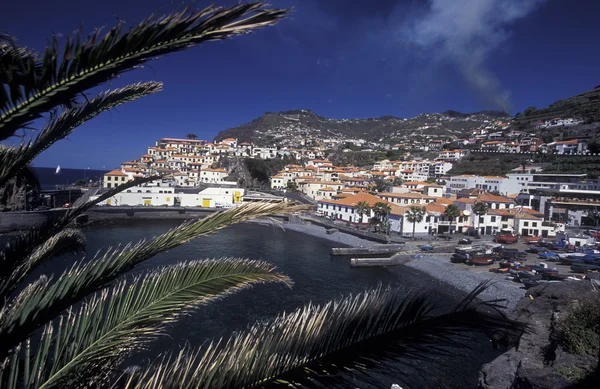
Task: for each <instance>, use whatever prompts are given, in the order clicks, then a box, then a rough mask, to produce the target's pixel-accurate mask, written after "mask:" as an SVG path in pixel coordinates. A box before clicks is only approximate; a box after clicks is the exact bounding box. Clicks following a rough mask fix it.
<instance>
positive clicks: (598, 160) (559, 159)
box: [544, 155, 600, 178]
mask: <svg viewBox="0 0 600 389" xmlns="http://www.w3.org/2000/svg"><path fill="white" fill-rule="evenodd" d="M551 158H552V159H551V164H550V165H549V166H546V167H544V173H567V174H569V173H585V174H587V175H588V177H590V178H597V177H598V176H599V175H600V156H599V155H573V156H568V155H554V156H552V157H551Z"/></svg>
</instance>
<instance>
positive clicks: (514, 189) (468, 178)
mask: <svg viewBox="0 0 600 389" xmlns="http://www.w3.org/2000/svg"><path fill="white" fill-rule="evenodd" d="M447 187H448V191H449V192H450V193H458V192H460V191H461V190H463V189H473V188H478V189H482V190H485V191H488V192H499V193H501V194H504V195H508V194H514V193H519V190H520V186H519V184H518V183H517V182H516V181H514V180H512V179H509V178H507V177H502V176H475V175H471V174H463V175H459V176H452V177H450V180H449V182H448V184H447Z"/></svg>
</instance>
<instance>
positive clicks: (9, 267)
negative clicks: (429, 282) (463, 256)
mask: <svg viewBox="0 0 600 389" xmlns="http://www.w3.org/2000/svg"><path fill="white" fill-rule="evenodd" d="M285 14H286V11H284V10H270V9H266V8H264V6H263V5H262V4H260V3H251V4H241V5H236V6H233V7H231V8H228V9H215V8H208V9H205V10H202V11H200V12H194V11H192V10H190V9H186V10H184V11H182V12H179V13H175V14H172V15H169V16H166V17H163V18H159V19H147V20H145V21H144V22H142V23H141V24H139V25H138V26H135V27H133V28H132V29H131V30H128V31H127V32H123V25H122V24H119V25H118V26H117V27H115V28H113V29H112V30H110V31H109V32H108V33H107V34H106V35H105V36H104V37H102V38H101V37H100V36H99V32H96V33H94V34H92V35H91V36H90V37H88V38H87V39H85V40H83V42H81V41H80V40H79V39H71V40H67V42H66V44H65V45H64V47H63V48H62V50H61V52H62V53H63V55H60V54H59V44H58V42H57V40H53V41H51V43H50V46H49V47H48V48H47V49H46V51H45V53H44V54H43V55H42V56H40V55H38V54H36V53H33V52H31V51H29V50H27V49H24V48H21V47H18V46H17V45H16V44H15V42H14V41H13V40H11V39H10V38H7V37H2V38H1V40H0V82H1V83H2V88H0V91H2V92H4V93H0V140H4V139H7V138H9V137H11V136H13V135H14V134H15V133H16V132H17V131H23V130H24V129H25V128H26V127H27V126H28V125H30V123H32V122H38V120H39V119H42V118H43V117H44V116H43V115H44V114H49V113H50V115H48V121H47V122H46V123H45V124H44V125H43V126H42V129H41V130H40V132H39V135H37V136H36V137H35V139H31V140H29V141H28V142H26V143H23V144H21V145H20V146H18V147H0V188H4V187H5V185H6V184H7V183H9V181H10V180H11V179H14V178H15V177H17V176H18V175H19V174H20V173H21V172H23V171H24V170H25V169H27V165H28V164H29V163H30V162H31V161H32V160H33V159H34V158H35V157H36V156H37V155H38V154H40V153H41V152H42V151H44V150H45V149H47V148H48V147H51V146H52V145H53V144H54V143H55V142H57V141H59V140H61V139H64V138H65V137H66V136H68V135H69V134H70V133H72V132H73V131H74V130H75V128H76V127H78V126H79V125H80V124H82V123H84V122H86V121H88V120H90V119H92V118H94V117H95V116H97V115H98V114H100V113H102V112H104V111H107V110H110V109H112V108H114V107H116V106H119V105H121V104H124V103H126V102H129V101H133V100H136V99H138V98H140V97H143V96H146V95H148V94H152V93H155V92H158V91H159V90H160V89H161V87H162V84H160V83H158V82H146V83H139V84H133V85H128V86H125V87H123V88H120V89H116V90H111V91H106V92H103V93H100V94H99V95H97V96H96V97H89V98H84V97H82V94H83V92H85V91H88V90H89V89H92V88H95V87H97V86H100V85H102V84H104V83H105V82H106V81H109V80H111V79H113V78H114V77H116V76H117V75H119V74H120V73H123V72H125V71H128V70H131V69H133V68H135V67H138V66H139V65H140V64H142V63H144V62H146V61H148V60H150V59H154V58H156V57H157V56H159V55H164V54H169V53H172V52H175V51H181V50H184V49H186V48H189V47H192V46H194V45H197V44H199V43H203V42H206V41H210V40H217V39H225V38H228V37H231V36H233V35H236V34H241V33H246V32H249V31H251V30H253V29H255V28H257V27H261V26H267V25H271V24H273V23H274V22H276V21H277V20H278V19H279V18H281V17H283V16H285ZM7 91H9V92H10V93H6V92H7ZM157 178H159V176H149V177H145V178H143V179H137V180H134V181H130V182H128V183H126V184H124V185H121V186H118V187H117V188H113V189H112V190H110V191H108V192H106V193H104V194H102V195H100V196H99V197H98V198H97V199H96V200H93V201H92V200H90V195H91V191H90V192H88V193H89V194H90V195H87V196H84V197H82V198H81V199H80V200H78V201H77V202H76V203H75V204H74V205H73V207H72V208H70V209H69V210H68V211H67V212H66V214H65V215H64V216H63V217H61V218H60V219H59V220H56V221H54V220H51V221H48V222H46V223H45V224H44V225H42V226H41V227H39V228H37V229H33V230H30V231H25V232H20V233H18V234H15V235H12V236H9V237H7V238H6V241H5V243H4V248H3V249H2V250H0V265H1V266H0V301H1V302H0V318H1V320H0V339H2V342H0V386H1V387H2V388H7V389H16V388H63V387H67V388H68V387H114V386H115V385H116V386H120V387H128V388H142V387H146V388H153V387H171V386H177V387H190V386H193V387H197V386H198V387H211V388H230V387H231V388H238V387H258V386H260V387H264V386H267V385H269V384H273V385H278V384H281V383H289V384H291V383H294V384H299V385H300V384H310V383H311V382H313V383H314V382H322V383H325V384H327V383H328V382H330V383H334V385H333V386H335V382H337V381H338V380H340V382H344V381H343V380H344V379H347V378H349V377H350V376H352V377H353V379H354V380H356V379H361V377H362V379H364V380H366V379H369V380H371V379H372V376H371V371H370V369H371V370H372V371H374V370H375V369H376V368H378V367H381V368H386V367H388V366H389V367H393V366H392V364H393V363H395V362H397V361H398V359H399V358H401V357H403V356H404V357H405V358H407V359H412V360H415V359H418V358H420V357H424V356H426V354H427V352H431V351H434V350H440V348H439V347H438V345H440V344H441V345H443V346H442V347H446V346H448V347H451V346H458V347H462V344H459V342H456V340H457V339H460V336H461V335H464V334H466V333H470V332H474V331H480V332H483V333H490V332H491V331H497V330H506V331H516V330H518V331H521V330H522V328H523V326H522V325H521V324H520V323H515V322H512V321H510V320H508V319H507V318H505V317H503V316H501V315H492V314H491V313H489V310H488V309H480V308H497V301H492V302H487V303H479V304H474V303H473V302H474V299H475V297H477V296H478V295H479V294H480V293H481V292H482V291H483V289H484V288H485V285H483V286H481V287H480V288H478V289H476V290H475V291H474V292H473V293H471V294H470V295H469V296H468V297H467V298H466V299H465V300H464V301H463V302H462V303H461V304H459V305H458V306H457V307H456V309H454V310H452V311H450V312H448V313H445V314H444V313H442V314H440V313H437V312H434V311H433V304H432V303H431V302H430V301H429V300H428V299H427V298H426V297H424V296H409V297H406V298H404V297H401V296H402V294H401V293H398V292H397V291H394V290H375V291H370V292H365V293H364V294H363V295H358V296H354V297H353V296H351V297H347V298H345V299H343V300H341V301H339V302H337V303H329V304H326V305H323V306H315V305H309V306H307V307H305V308H302V309H299V310H298V311H296V312H293V313H292V314H288V315H285V316H281V317H279V318H276V319H274V320H273V321H271V322H270V323H261V324H257V325H255V326H254V327H252V328H250V329H249V330H248V331H247V332H242V333H240V334H238V335H235V336H233V337H232V338H231V339H230V340H229V341H226V342H222V343H213V344H212V346H209V347H207V348H202V349H198V350H185V349H184V350H181V351H180V352H179V353H177V354H175V356H170V355H164V356H163V357H162V358H161V359H159V360H158V362H157V363H156V364H146V365H142V366H139V367H138V368H136V369H133V368H130V369H125V368H126V363H125V362H124V361H126V360H127V357H128V356H129V355H131V354H132V353H134V352H136V351H138V350H139V349H140V348H143V347H145V346H146V345H147V344H148V343H149V342H150V341H152V340H153V339H154V338H156V337H157V336H158V335H160V334H161V331H162V330H163V329H164V326H165V325H166V324H169V323H172V322H174V321H176V320H178V319H179V318H180V317H181V316H184V314H185V313H187V312H190V311H191V310H193V309H195V308H196V307H198V306H199V305H203V304H206V303H210V302H211V301H215V300H218V299H220V298H222V297H224V296H226V295H228V294H230V293H233V292H236V291H239V290H242V289H246V288H248V287H250V286H252V285H254V284H257V283H273V282H277V283H283V284H288V285H290V284H291V281H290V279H289V278H288V277H286V276H285V275H283V274H280V273H277V272H276V271H275V269H274V268H273V267H272V266H271V265H269V264H267V263H263V262H260V261H251V260H242V259H231V258H230V259H221V260H199V261H186V262H180V263H177V264H174V265H171V266H167V267H164V268H159V269H155V270H153V271H150V272H146V273H144V272H141V273H138V275H137V276H135V277H125V275H126V273H127V272H129V271H130V270H132V269H136V267H138V266H139V265H140V264H142V263H143V262H145V261H147V260H148V259H150V258H152V257H154V256H155V255H156V254H158V253H161V252H164V251H166V250H169V249H172V248H174V247H177V246H179V245H182V244H185V243H186V242H188V241H190V240H192V239H196V238H199V237H202V236H205V235H207V234H210V233H213V232H215V231H217V230H219V229H222V228H224V227H226V226H229V225H232V224H234V223H239V222H243V221H246V220H249V219H252V218H255V217H260V216H266V215H270V214H274V213H288V212H294V211H298V210H301V209H304V208H303V207H295V206H289V205H287V204H285V203H283V204H263V203H255V204H249V205H244V206H241V207H238V208H233V209H230V210H227V211H223V212H218V213H215V214H213V215H211V216H209V217H206V218H204V219H201V220H194V221H188V222H185V223H183V224H182V225H180V226H179V227H176V228H174V229H172V230H169V231H167V232H166V233H164V234H162V235H159V236H157V237H155V238H153V239H151V240H141V241H139V242H137V243H132V244H128V245H126V246H123V247H117V248H106V249H102V250H100V251H99V252H97V253H96V254H95V255H92V256H91V258H90V259H88V260H86V261H84V262H78V263H74V264H72V265H70V267H69V268H68V269H67V270H66V271H64V272H62V273H61V274H57V275H55V276H52V275H50V274H47V271H48V270H47V269H48V267H44V266H42V265H45V264H47V263H49V262H50V261H52V260H53V259H55V258H57V257H60V256H62V255H64V254H67V253H79V252H81V250H83V249H84V248H85V240H84V236H83V234H82V233H81V231H79V230H77V229H76V228H74V226H73V222H74V220H75V219H76V218H77V217H78V216H79V215H81V214H82V213H84V212H85V211H86V210H88V209H89V208H90V207H91V206H93V205H95V204H98V203H100V202H102V201H104V200H105V199H107V198H110V197H113V196H114V195H116V194H117V193H119V192H121V191H124V190H126V189H129V188H131V187H133V186H136V185H140V184H143V183H145V182H148V181H153V180H155V179H157ZM443 349H444V350H446V349H447V348H443ZM399 360H400V361H402V359H399ZM394 366H395V365H394ZM383 371H384V372H387V374H388V375H389V374H390V372H391V371H392V369H387V368H386V369H384V370H383ZM367 377H368V378H367ZM330 386H331V385H330Z"/></svg>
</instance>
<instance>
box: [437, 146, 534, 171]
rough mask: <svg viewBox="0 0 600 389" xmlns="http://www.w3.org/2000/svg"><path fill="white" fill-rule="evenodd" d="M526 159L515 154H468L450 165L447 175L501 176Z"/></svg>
mask: <svg viewBox="0 0 600 389" xmlns="http://www.w3.org/2000/svg"><path fill="white" fill-rule="evenodd" d="M525 158H531V157H526V156H523V155H515V154H495V153H474V152H472V153H470V154H469V155H467V156H466V157H464V158H463V159H462V160H460V161H459V162H456V163H454V165H452V169H451V170H450V172H449V174H452V175H459V174H476V175H482V176H501V175H506V174H508V173H510V171H511V170H512V169H515V168H517V167H519V166H520V165H521V163H522V161H523V160H524V159H525Z"/></svg>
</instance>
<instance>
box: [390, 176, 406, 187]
mask: <svg viewBox="0 0 600 389" xmlns="http://www.w3.org/2000/svg"><path fill="white" fill-rule="evenodd" d="M403 183H404V180H403V179H402V178H400V177H394V180H393V181H392V185H393V186H400V185H402V184H403Z"/></svg>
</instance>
